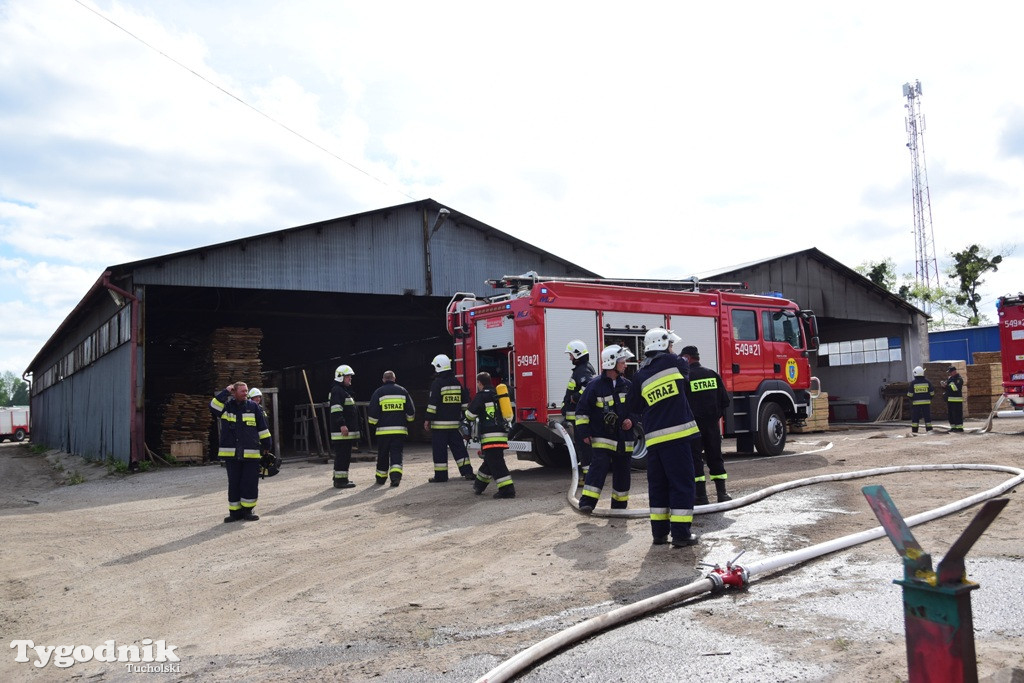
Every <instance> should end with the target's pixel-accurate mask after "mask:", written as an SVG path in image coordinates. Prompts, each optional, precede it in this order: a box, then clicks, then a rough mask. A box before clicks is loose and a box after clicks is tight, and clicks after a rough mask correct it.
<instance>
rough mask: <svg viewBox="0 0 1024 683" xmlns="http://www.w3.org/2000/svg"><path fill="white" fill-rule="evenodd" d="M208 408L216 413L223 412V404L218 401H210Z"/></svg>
mask: <svg viewBox="0 0 1024 683" xmlns="http://www.w3.org/2000/svg"><path fill="white" fill-rule="evenodd" d="M210 407H211V408H213V409H214V410H216V411H217V412H218V413H219V412H220V411H222V410H224V404H223V403H221V402H220V401H218V400H217V399H216V398H215V399H213V400H212V401H210Z"/></svg>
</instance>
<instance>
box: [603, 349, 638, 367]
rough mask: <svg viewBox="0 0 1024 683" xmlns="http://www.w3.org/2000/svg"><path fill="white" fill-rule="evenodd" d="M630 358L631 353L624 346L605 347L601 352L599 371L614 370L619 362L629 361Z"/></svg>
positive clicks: (631, 356)
mask: <svg viewBox="0 0 1024 683" xmlns="http://www.w3.org/2000/svg"><path fill="white" fill-rule="evenodd" d="M630 358H633V352H632V351H630V350H629V349H627V348H626V347H625V346H619V345H618V344H612V345H611V346H606V347H605V349H604V351H602V352H601V369H602V370H614V369H615V366H616V365H617V364H618V362H619V361H620V360H629V359H630Z"/></svg>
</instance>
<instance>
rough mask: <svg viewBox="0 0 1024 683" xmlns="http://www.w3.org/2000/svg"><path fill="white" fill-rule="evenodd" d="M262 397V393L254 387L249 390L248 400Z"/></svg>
mask: <svg viewBox="0 0 1024 683" xmlns="http://www.w3.org/2000/svg"><path fill="white" fill-rule="evenodd" d="M262 395H263V392H262V391H260V390H259V389H257V388H256V387H253V388H252V389H250V390H249V398H256V397H257V396H262Z"/></svg>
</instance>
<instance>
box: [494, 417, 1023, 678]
mask: <svg viewBox="0 0 1024 683" xmlns="http://www.w3.org/2000/svg"><path fill="white" fill-rule="evenodd" d="M556 427H557V429H558V431H559V432H560V435H561V436H562V439H563V440H564V441H565V443H566V445H567V446H568V448H569V458H570V460H571V462H572V471H573V476H572V483H571V486H570V488H569V493H568V498H569V502H570V506H571V507H572V508H573V509H575V510H576V511H579V503H578V502H577V501H576V499H575V496H574V494H575V492H576V488H577V484H578V482H579V473H578V469H577V466H576V450H575V448H574V447H573V444H572V439H571V438H570V437H569V435H568V433H567V432H566V431H565V429H564V428H563V427H562V425H560V424H558V425H556ZM946 470H985V471H991V472H1004V473H1007V474H1012V475H1014V476H1013V477H1012V478H1010V479H1007V480H1006V481H1004V482H1003V483H1001V484H999V485H998V486H994V487H993V488H990V489H988V490H987V491H982V492H980V493H976V494H974V495H973V496H968V497H967V498H962V499H960V500H958V501H955V502H952V503H949V504H947V505H943V506H942V507H938V508H935V509H933V510H929V511H926V512H922V513H920V514H917V515H914V516H912V517H907V518H906V519H905V522H906V524H907V526H908V527H914V526H917V525H920V524H924V523H926V522H930V521H933V520H935V519H938V518H940V517H944V516H946V515H950V514H952V513H954V512H959V511H960V510H965V509H967V508H969V507H972V506H974V505H977V504H978V503H981V502H982V501H985V500H988V499H990V498H995V497H996V496H998V495H1000V494H1002V493H1005V492H1006V491H1008V490H1010V489H1012V488H1013V487H1015V486H1018V485H1019V484H1021V483H1022V482H1024V469H1020V468H1017V467H1008V466H1004V465H973V464H945V465H903V466H895V467H879V468H875V469H870V470H859V471H855V472H840V473H837V474H826V475H820V476H816V477H807V478H806V479H799V480H796V481H792V482H787V483H784V484H778V485H776V486H770V487H768V488H765V489H761V490H760V491H756V492H754V493H751V494H749V495H746V496H743V497H741V498H736V499H734V500H731V501H728V502H725V503H717V504H713V505H698V506H696V507H695V508H694V511H693V512H694V514H695V515H699V514H708V513H710V512H719V511H723V510H731V509H734V508H737V507H742V506H744V505H749V504H750V503H753V502H755V501H758V500H761V499H763V498H767V497H768V496H771V495H774V494H775V493H779V492H781V491H788V490H790V489H794V488H799V487H801V486H809V485H811V484H818V483H822V482H829V481H845V480H849V479H862V478H865V477H874V476H880V475H885V474H892V473H896V472H934V471H946ZM581 514H582V513H581ZM649 515H650V510H630V511H627V510H594V512H593V513H592V515H591V516H598V517H601V516H603V517H617V518H623V517H626V518H636V517H645V518H646V517H648V516H649ZM885 535H886V534H885V530H884V529H883V528H882V527H880V526H878V527H875V528H873V529H868V530H866V531H859V532H857V533H853V534H849V535H847V536H842V537H840V538H835V539H832V540H830V541H825V542H824V543H818V544H815V545H812V546H809V547H807V548H801V549H799V550H793V551H790V552H787V553H782V554H781V555H778V556H776V557H773V558H768V559H765V560H761V561H760V562H754V563H752V564H749V565H745V566H740V565H738V564H736V560H738V559H739V556H737V557H736V558H734V559H733V560H732V561H730V562H728V563H727V564H726V567H725V569H722V568H721V567H718V566H715V567H714V569H713V570H712V571H711V572H709V574H708V576H706V577H704V578H703V579H698V580H697V581H693V582H691V583H688V584H686V585H685V586H680V587H679V588H674V589H672V590H670V591H667V592H665V593H661V594H659V595H655V596H652V597H650V598H647V599H645V600H640V601H638V602H634V603H632V604H629V605H624V606H622V607H618V608H616V609H613V610H611V611H610V612H606V613H605V614H602V615H599V616H596V617H593V618H591V619H587V620H586V621H584V622H581V623H579V624H576V625H575V626H572V627H570V628H567V629H565V630H563V631H559V632H558V633H556V634H554V635H552V636H550V637H548V638H545V639H544V640H542V641H540V642H539V643H536V644H534V645H532V646H531V647H529V648H527V649H525V650H523V651H522V652H520V653H518V654H516V655H514V656H512V657H510V658H509V659H506V660H505V661H504V662H502V663H501V664H499V665H498V666H497V667H495V668H493V669H491V670H490V671H488V672H487V673H486V674H484V675H483V676H481V677H480V678H479V679H477V683H497V682H499V681H507V680H510V679H511V678H512V677H513V676H515V675H517V674H518V673H520V672H522V671H524V670H525V669H527V668H528V667H530V666H533V665H534V664H536V663H537V662H539V661H541V660H542V659H544V658H545V657H547V656H548V655H550V654H552V653H554V652H557V651H558V650H561V649H563V648H565V647H567V646H569V645H572V644H574V643H578V642H580V641H581V640H584V639H585V638H588V637H590V636H592V635H594V634H596V633H599V632H601V631H604V630H606V629H609V628H612V627H614V626H618V625H619V624H623V623H625V622H628V621H631V620H633V619H636V618H637V617H639V616H643V615H646V614H649V613H651V612H655V611H657V610H660V609H664V608H666V607H669V606H671V605H674V604H676V603H679V602H682V601H683V600H687V599H689V598H693V597H696V596H698V595H702V594H704V593H711V592H718V591H721V590H723V589H724V588H725V586H734V587H742V586H745V585H747V584H748V583H749V580H750V577H751V576H754V575H755V574H766V573H768V572H772V571H775V570H777V569H780V568H782V567H785V566H788V565H794V564H799V563H801V562H806V561H808V560H812V559H815V558H817V557H821V556H822V555H827V554H829V553H833V552H836V551H839V550H845V549H846V548H850V547H853V546H855V545H859V544H861V543H867V542H868V541H873V540H876V539H879V538H883V537H884V536H885ZM740 554H741V555H742V554H743V553H740Z"/></svg>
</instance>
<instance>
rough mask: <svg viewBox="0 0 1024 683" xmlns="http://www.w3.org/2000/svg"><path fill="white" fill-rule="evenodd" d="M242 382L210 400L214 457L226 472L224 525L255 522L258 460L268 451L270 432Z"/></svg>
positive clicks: (265, 420)
mask: <svg viewBox="0 0 1024 683" xmlns="http://www.w3.org/2000/svg"><path fill="white" fill-rule="evenodd" d="M248 393H249V387H248V386H247V385H246V383H245V382H235V383H234V384H229V385H228V386H227V388H225V389H221V390H220V392H218V393H217V395H216V396H214V397H213V400H212V401H210V413H211V414H212V415H213V418H214V419H215V420H217V421H218V423H219V424H220V448H219V449H218V451H217V457H218V458H219V459H220V461H221V462H223V463H224V466H225V468H226V469H227V472H228V516H227V517H225V518H224V521H225V522H238V521H242V520H244V521H247V522H254V521H256V520H258V519H259V518H260V517H259V515H257V514H256V513H255V509H256V501H257V500H258V498H259V486H260V459H261V458H262V457H263V454H264V453H266V452H268V451H269V450H270V429H269V428H268V427H267V419H266V417H265V416H264V415H263V411H262V410H261V409H260V407H259V406H258V405H257V404H255V403H253V402H252V401H250V400H249V397H248Z"/></svg>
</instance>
